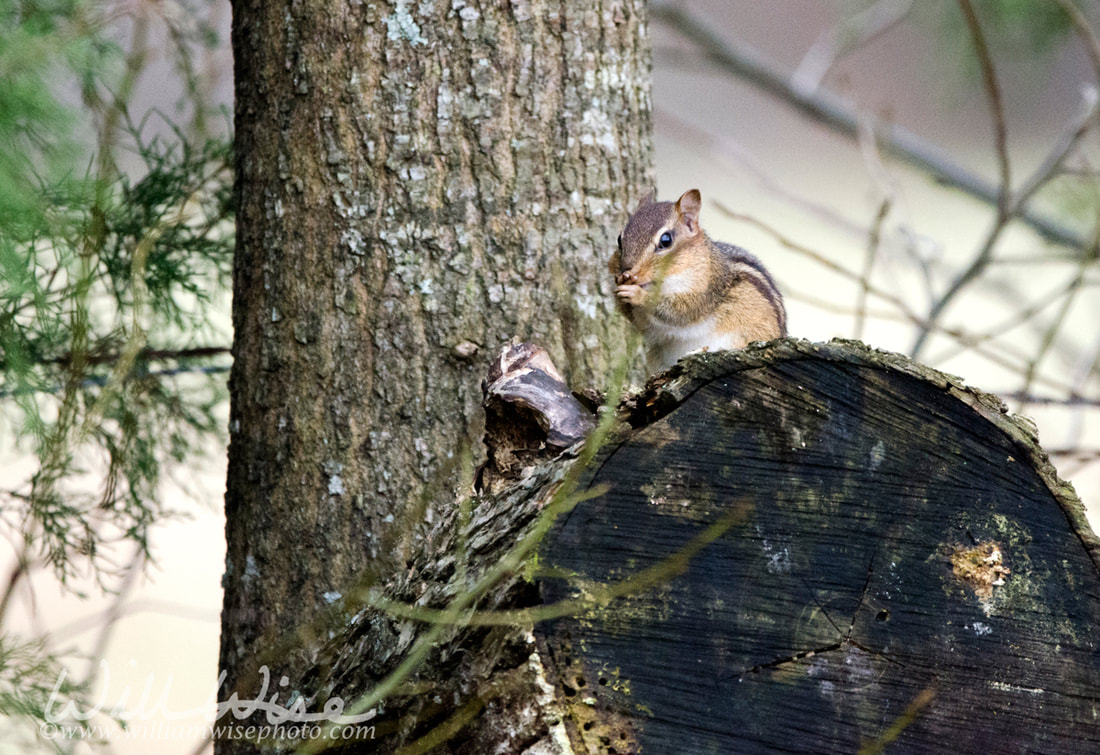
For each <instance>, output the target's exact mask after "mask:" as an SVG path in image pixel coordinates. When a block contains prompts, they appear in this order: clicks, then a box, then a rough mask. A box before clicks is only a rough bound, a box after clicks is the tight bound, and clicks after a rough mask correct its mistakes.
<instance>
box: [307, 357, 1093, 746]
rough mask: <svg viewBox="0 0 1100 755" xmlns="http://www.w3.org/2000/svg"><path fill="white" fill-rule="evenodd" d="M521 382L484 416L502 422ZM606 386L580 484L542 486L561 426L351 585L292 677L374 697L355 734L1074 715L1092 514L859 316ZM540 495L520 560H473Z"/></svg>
mask: <svg viewBox="0 0 1100 755" xmlns="http://www.w3.org/2000/svg"><path fill="white" fill-rule="evenodd" d="M544 378H545V375H541V376H537V377H536V378H534V379H532V380H531V381H529V383H528V385H534V386H544V385H545V380H544ZM494 382H497V381H494ZM519 393H522V395H523V396H524V397H525V398H524V399H523V404H524V407H523V410H522V411H515V412H513V413H512V414H511V419H510V421H511V422H512V423H514V424H515V425H516V426H515V427H513V428H511V431H509V429H508V428H506V427H505V428H503V430H502V428H499V427H494V428H493V433H492V434H491V437H492V438H495V439H501V438H504V439H506V438H519V439H524V440H523V441H522V442H523V445H524V447H525V448H527V449H530V448H531V447H532V442H531V435H530V424H531V422H530V420H531V418H530V409H529V408H528V406H527V400H526V397H528V396H530V395H531V391H530V390H525V391H516V390H515V386H514V385H513V386H511V387H510V388H509V390H508V391H507V394H508V395H517V394H519ZM540 393H541V395H549V393H550V391H540ZM494 400H495V399H494ZM566 401H568V399H566ZM494 414H496V415H498V419H499V421H500V422H501V423H504V424H507V422H508V421H509V420H508V418H507V416H506V412H504V411H503V410H500V409H498V410H496V411H495V412H494ZM621 416H622V418H623V419H625V420H626V423H625V424H626V425H629V426H633V429H631V428H630V427H629V426H627V427H626V428H625V429H624V430H623V432H621V433H620V434H619V435H618V436H617V437H616V438H614V439H613V440H612V441H611V442H609V443H607V444H606V445H605V446H604V448H603V450H602V451H601V453H600V455H599V456H598V457H597V458H596V460H595V462H594V463H592V464H590V465H589V467H588V469H587V471H585V472H584V474H583V476H582V477H581V478H580V479H581V480H582V483H581V485H580V488H579V490H581V491H582V492H583V491H584V490H586V489H587V490H588V491H589V492H590V493H594V492H597V491H598V492H599V495H598V496H596V497H591V498H589V499H587V500H581V501H580V502H576V501H577V500H578V499H577V498H576V497H573V498H572V499H571V500H572V501H573V502H574V503H575V506H574V507H572V508H570V506H569V505H564V506H563V505H562V500H560V496H561V491H562V490H563V489H567V488H568V485H569V480H570V479H571V477H572V476H573V475H575V474H576V472H577V470H576V469H574V468H573V467H572V466H570V465H575V464H576V462H574V457H575V456H576V453H577V452H576V449H575V448H574V449H573V450H572V451H571V452H567V453H565V454H564V455H563V456H561V457H560V458H558V459H556V460H554V461H549V462H548V461H546V459H545V456H544V457H543V458H541V459H540V458H537V457H527V464H528V468H527V469H526V470H520V469H517V468H513V469H511V475H512V477H513V479H518V480H519V481H518V482H514V483H513V484H512V485H510V486H503V485H502V486H500V487H501V490H502V492H500V493H497V494H483V495H481V496H479V497H477V498H476V499H475V500H474V501H473V502H472V504H471V514H470V518H469V519H470V522H469V526H468V528H467V529H466V530H465V532H464V531H463V528H462V527H461V526H460V521H456V522H449V523H446V524H444V525H441V526H440V527H439V528H437V531H436V533H435V535H436V537H437V538H438V539H437V540H436V541H435V542H434V543H433V544H432V547H430V548H426V549H425V550H424V552H423V553H422V554H420V556H419V557H418V558H416V559H414V561H413V565H412V567H411V568H410V569H409V571H408V572H406V573H404V574H402V575H401V576H400V577H399V578H396V579H395V580H393V581H392V582H391V583H390V584H389V585H388V586H387V588H386V589H385V590H380V589H374V590H371V591H368V592H366V593H363V594H362V595H361V596H360V597H362V598H363V602H364V603H365V604H366V607H364V608H363V610H362V611H361V612H360V613H359V614H358V615H357V616H356V617H355V618H354V619H353V620H351V621H350V622H349V626H348V628H347V629H346V630H345V631H344V633H343V634H342V635H341V636H339V637H337V638H335V639H334V640H333V642H332V643H331V644H330V646H329V647H328V649H327V650H326V652H325V653H324V654H323V655H322V658H323V661H322V663H321V664H319V665H318V667H317V669H316V674H317V676H316V678H318V679H321V680H322V681H321V682H319V683H317V684H316V685H315V686H316V688H317V689H319V690H321V691H322V694H321V697H320V699H321V700H325V699H329V698H331V697H333V696H339V697H341V698H342V699H343V700H345V701H347V702H349V704H350V703H351V702H352V701H360V702H362V703H364V704H366V703H369V704H370V705H371V706H373V710H374V713H375V717H374V718H373V719H372V723H373V724H374V726H375V729H374V731H373V732H372V733H373V736H374V739H372V740H370V741H368V742H361V743H360V745H359V747H360V749H358V750H353V751H361V752H364V753H365V752H427V751H431V752H441V753H485V752H498V753H523V752H527V753H567V752H587V753H595V752H598V753H612V752H615V753H620V754H621V753H632V752H639V751H641V752H654V753H666V752H685V753H687V752H691V753H694V752H776V751H784V752H795V751H806V752H830V751H833V752H836V751H842V752H856V751H859V750H860V749H861V748H863V747H866V748H867V750H868V751H871V752H877V751H880V750H881V748H883V747H885V746H886V745H887V744H889V745H890V748H889V752H914V753H921V752H934V751H941V750H943V749H944V748H947V749H950V750H952V751H959V752H977V751H991V752H1064V753H1078V752H1092V751H1094V750H1095V749H1096V747H1097V745H1098V744H1100V735H1098V733H1097V732H1098V729H1097V727H1096V723H1095V715H1096V713H1095V712H1096V711H1097V710H1098V709H1100V695H1098V694H1097V690H1098V689H1100V662H1098V661H1097V658H1098V655H1097V648H1098V647H1100V541H1098V540H1097V538H1096V536H1095V535H1094V534H1093V533H1092V531H1091V529H1089V526H1088V524H1087V523H1086V521H1085V518H1084V511H1083V508H1082V506H1081V504H1080V501H1078V500H1077V499H1076V497H1075V495H1074V493H1073V490H1072V488H1071V487H1070V486H1069V485H1067V484H1066V483H1064V482H1062V481H1060V480H1059V479H1058V478H1057V476H1056V474H1055V472H1054V470H1053V469H1052V468H1051V467H1050V465H1049V462H1048V461H1047V459H1046V456H1045V455H1044V454H1043V452H1042V450H1041V449H1040V448H1039V446H1038V442H1037V439H1036V438H1035V437H1034V434H1033V430H1032V429H1031V428H1030V427H1029V426H1028V424H1027V423H1026V422H1024V421H1021V420H1020V419H1018V418H1015V417H1010V416H1009V415H1007V414H1006V413H1005V412H1004V408H1003V406H1002V405H1001V404H1000V402H999V401H997V399H996V398H994V397H991V396H987V395H984V394H981V393H978V392H977V391H974V390H972V389H968V388H966V387H964V386H962V385H961V384H960V383H959V382H958V381H957V380H955V379H953V378H951V377H949V376H946V375H943V374H941V373H937V372H935V371H934V370H931V369H928V368H926V367H923V366H922V365H919V364H917V363H915V362H912V361H910V360H908V359H906V358H904V357H901V356H897V355H893V354H886V353H882V352H875V351H872V350H870V349H868V348H866V347H864V346H862V345H860V344H856V343H852V342H834V343H830V344H808V343H806V342H799V341H794V340H784V341H777V342H773V343H771V344H767V345H763V346H757V347H752V348H749V349H746V350H744V351H741V352H736V353H724V354H716V355H710V354H708V355H703V356H700V357H696V358H692V359H689V360H686V361H684V362H681V364H680V365H678V366H677V367H675V368H674V369H673V370H672V371H671V372H669V373H667V374H665V375H663V376H659V377H658V378H656V379H655V380H654V381H652V382H651V384H650V386H649V387H648V389H647V390H646V391H645V392H644V393H642V394H641V395H639V396H635V397H632V398H630V399H629V400H628V401H627V402H626V403H625V404H624V407H623V408H622V410H621ZM538 424H540V425H542V426H543V427H544V429H545V428H546V426H547V423H546V422H543V421H540V422H539V423H538ZM546 434H547V435H549V432H547V433H546ZM551 450H552V449H551V448H550V447H549V445H548V446H547V448H546V451H547V452H549V451H551ZM506 456H507V454H504V453H503V452H502V451H501V449H494V450H493V451H491V453H490V457H491V459H501V458H505V457H506ZM509 458H512V459H517V458H520V457H515V456H513V457H509ZM500 482H501V481H500V480H497V483H498V484H499V483H500ZM555 510H559V511H562V512H565V513H564V515H563V516H561V517H560V521H559V522H558V523H557V525H556V527H555V529H553V530H550V531H549V535H547V536H546V537H544V538H542V539H541V543H540V549H539V555H538V558H537V561H536V560H531V559H528V560H527V569H526V570H525V569H523V568H508V569H505V570H503V571H501V570H500V569H499V567H500V565H501V564H504V565H505V566H509V559H510V558H513V557H515V556H516V555H519V554H517V553H516V551H515V548H516V547H517V544H522V543H524V542H525V541H526V540H527V539H528V538H529V537H530V536H531V535H532V533H534V534H535V535H536V536H537V534H538V531H539V528H540V527H544V526H545V521H544V517H545V516H546V514H547V512H548V511H549V512H553V511H555ZM460 564H461V568H460V567H459V565H460ZM539 575H541V576H542V578H541V580H539V581H538V586H539V592H540V594H541V601H542V602H543V603H544V605H541V606H540V605H537V604H538V603H539V602H540V598H539V596H538V595H536V594H534V591H535V581H534V580H533V578H534V577H536V576H539ZM486 576H489V577H492V576H498V577H499V579H495V580H486V579H484V578H485V577H486ZM479 582H481V583H482V587H484V586H485V585H486V584H489V585H490V586H488V587H485V588H484V589H482V590H475V592H476V595H477V600H476V606H477V610H476V611H471V610H468V608H469V607H470V606H472V605H475V602H474V601H473V600H472V599H471V596H470V594H469V591H470V589H471V585H475V584H478V583H479ZM525 606H526V607H527V608H524V607H525ZM456 607H459V608H462V610H454V609H455V608H456ZM449 608H450V609H451V610H448V609H449ZM431 609H436V610H435V611H434V612H433V611H432V610H431ZM440 622H442V623H440ZM391 638H395V639H394V641H390V639H391ZM422 644H424V645H425V646H426V647H430V649H431V652H429V653H426V654H424V655H423V660H422V661H421V662H420V663H418V664H415V666H413V667H406V668H405V669H404V670H401V664H402V662H403V661H406V660H407V659H408V658H409V657H410V656H415V655H416V654H417V653H418V652H419V650H418V648H420V646H421V645H422ZM380 646H381V647H385V648H386V652H385V653H379V652H378V651H377V650H376V648H378V647H380ZM394 670H398V672H399V673H398V675H397V678H396V679H395V678H394V677H393V676H391V672H393V671H394ZM386 684H390V686H389V687H388V689H389V690H390V692H389V693H388V694H377V693H378V691H379V690H380V689H382V687H380V686H379V685H386ZM372 692H373V693H376V694H373V695H372ZM363 695H367V696H368V697H366V698H365V699H364V698H363V697H362V696H363ZM403 748H407V749H403Z"/></svg>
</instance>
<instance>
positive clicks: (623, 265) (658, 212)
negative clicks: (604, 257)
mask: <svg viewBox="0 0 1100 755" xmlns="http://www.w3.org/2000/svg"><path fill="white" fill-rule="evenodd" d="M701 206H702V198H701V197H700V195H699V190H698V189H691V190H690V191H686V192H684V194H683V195H682V196H681V197H680V198H679V199H678V200H676V201H675V202H657V201H655V195H654V194H650V195H649V196H646V197H643V198H642V201H641V202H640V203H639V204H638V207H637V208H636V209H635V210H634V213H633V214H632V215H631V216H630V220H629V221H627V224H626V228H624V229H623V232H622V234H620V236H619V248H618V250H617V251H616V252H615V253H614V254H613V255H612V257H611V261H610V263H609V264H608V268H609V269H610V271H611V274H612V275H613V276H615V281H616V282H617V283H620V284H622V283H628V282H637V283H638V284H640V285H645V284H646V283H650V282H652V280H653V278H654V276H655V275H656V274H657V272H658V271H661V270H667V269H668V266H669V265H670V264H672V260H673V259H674V258H675V256H676V253H677V252H678V251H679V250H681V249H683V248H684V247H685V246H689V245H692V244H695V243H697V242H699V241H700V240H701V239H702V237H703V234H702V231H701V230H700V228H699V209H700V207H701Z"/></svg>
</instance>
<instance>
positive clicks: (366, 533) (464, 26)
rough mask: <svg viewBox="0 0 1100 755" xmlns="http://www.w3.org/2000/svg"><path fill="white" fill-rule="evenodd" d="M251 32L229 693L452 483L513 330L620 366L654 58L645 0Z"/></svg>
mask: <svg viewBox="0 0 1100 755" xmlns="http://www.w3.org/2000/svg"><path fill="white" fill-rule="evenodd" d="M232 38H233V50H234V58H235V65H236V72H235V78H236V113H235V118H236V122H235V127H236V140H237V141H236V149H237V186H236V192H237V256H236V263H235V271H234V304H233V324H234V330H235V342H234V357H235V361H234V367H233V372H232V375H231V377H230V393H231V416H230V431H231V442H230V451H229V469H228V480H227V490H226V519H227V522H226V539H227V547H228V550H227V555H226V572H225V577H224V587H225V598H224V605H223V613H222V649H221V657H220V665H221V668H222V669H223V670H225V672H226V673H227V678H226V680H225V682H224V684H223V686H222V688H221V697H222V699H225V698H226V697H227V696H228V695H229V694H231V693H233V692H236V693H237V694H238V696H239V697H240V698H241V699H250V698H252V697H253V696H255V695H256V694H257V693H258V692H259V681H260V676H259V671H260V669H261V668H262V667H265V666H266V667H267V669H268V672H269V673H270V678H271V679H272V685H276V684H277V683H278V680H280V679H281V677H283V676H284V675H285V676H286V677H287V678H288V681H287V684H286V685H285V687H278V688H277V689H279V690H282V691H284V692H285V697H289V696H291V695H292V694H293V693H294V692H295V691H298V692H301V693H302V694H307V692H303V691H301V690H297V687H296V685H297V683H298V681H297V680H298V679H299V677H300V674H301V672H302V670H303V669H304V668H306V666H307V665H308V664H309V662H310V661H311V660H312V659H313V657H314V653H315V646H316V643H317V638H318V637H319V636H325V634H326V632H327V630H326V628H325V625H324V619H323V616H322V615H323V613H324V612H325V610H326V609H327V608H328V607H329V606H330V604H331V603H333V602H334V601H335V600H337V599H338V596H340V595H342V594H343V593H344V592H346V591H347V590H348V589H350V586H351V585H352V584H354V583H357V582H361V581H362V580H363V579H365V578H366V579H371V580H385V579H386V578H388V577H389V576H391V575H392V574H393V573H394V572H395V571H396V570H399V569H400V568H401V567H402V566H403V564H404V562H405V560H406V558H408V557H409V555H410V553H411V551H412V549H413V547H414V546H415V543H416V535H417V532H418V531H419V528H420V524H421V523H422V522H423V521H424V520H428V521H431V520H438V519H440V518H441V517H442V516H443V515H445V514H446V511H447V508H448V507H449V506H452V505H453V501H454V495H453V492H454V480H455V479H456V478H457V476H458V475H457V471H458V468H459V464H458V463H457V462H456V459H458V458H460V457H461V456H462V453H461V452H462V446H463V444H464V443H468V442H469V439H471V438H479V437H480V434H481V428H480V422H481V410H480V405H479V404H480V388H479V381H480V379H481V377H482V376H483V375H484V374H485V372H486V369H485V366H486V364H487V362H488V359H489V358H490V357H491V356H492V355H493V354H494V353H495V351H496V348H497V346H498V345H499V344H500V343H501V342H503V341H506V340H507V339H508V338H510V337H511V336H513V335H520V336H521V337H523V338H525V339H528V340H533V341H536V342H538V343H540V344H542V345H543V346H545V347H546V348H547V349H548V351H549V352H550V354H551V355H552V357H553V359H554V361H555V363H556V364H557V365H558V366H559V368H561V369H562V371H563V372H564V373H565V375H566V377H567V379H569V380H570V381H572V382H577V383H581V384H585V385H598V384H600V383H601V382H602V379H603V377H604V376H605V375H606V374H607V372H608V368H609V364H610V362H611V360H612V359H613V357H614V356H615V354H616V352H617V351H618V350H619V349H620V348H621V346H620V345H621V344H622V343H624V342H625V332H626V331H625V324H624V323H623V321H622V320H621V318H618V317H617V316H615V315H614V314H613V307H612V297H611V295H610V290H609V289H608V285H609V281H608V280H606V279H605V276H604V274H603V270H604V266H603V261H604V259H605V258H606V255H607V254H608V253H609V251H610V249H611V245H612V244H614V238H615V234H616V233H617V230H618V228H619V226H620V225H621V223H622V222H623V220H624V219H625V216H626V213H627V210H628V208H629V207H631V206H632V203H633V202H635V201H636V200H637V198H638V197H640V196H641V194H642V193H643V191H644V189H645V188H646V187H648V186H649V185H650V184H651V179H652V169H651V160H650V97H649V65H650V63H649V53H648V47H647V40H646V25H645V20H644V3H643V2H642V0H607V1H606V2H596V3H591V2H579V1H577V0H568V1H567V2H562V3H552V2H541V1H539V0H532V1H530V2H524V1H523V0H516V1H515V2H510V3H496V4H488V3H481V4H478V3H465V2H462V0H455V1H454V2H438V1H436V2H430V1H428V0H423V1H422V2H415V1H412V2H406V1H405V0H396V2H393V3H359V2H351V3H345V2H335V1H334V0H313V1H312V2H261V1H260V0H236V1H235V2H234V3H233V33H232ZM464 439H465V440H464ZM319 617H322V618H319ZM274 689H276V688H275V687H272V690H274ZM269 694H270V693H269ZM253 747H254V745H253V744H252V743H250V742H239V741H229V740H227V741H223V742H219V744H218V750H219V752H238V751H251V750H252V748H253Z"/></svg>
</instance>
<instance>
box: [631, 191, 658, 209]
mask: <svg viewBox="0 0 1100 755" xmlns="http://www.w3.org/2000/svg"><path fill="white" fill-rule="evenodd" d="M656 201H657V190H656V189H650V190H649V193H648V194H645V195H643V196H642V198H641V200H640V201H639V202H638V206H637V207H635V208H634V212H637V211H638V210H640V209H642V208H643V207H645V206H646V205H647V204H653V203H654V202H656Z"/></svg>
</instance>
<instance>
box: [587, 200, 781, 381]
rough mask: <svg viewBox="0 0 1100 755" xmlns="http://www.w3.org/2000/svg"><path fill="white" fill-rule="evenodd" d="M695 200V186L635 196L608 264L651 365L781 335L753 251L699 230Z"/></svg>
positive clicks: (774, 293)
mask: <svg viewBox="0 0 1100 755" xmlns="http://www.w3.org/2000/svg"><path fill="white" fill-rule="evenodd" d="M701 203H702V201H701V197H700V195H699V192H698V191H697V190H695V189H692V190H691V191H688V192H685V193H684V195H683V196H681V197H680V199H679V200H678V201H677V202H655V201H653V200H652V199H651V198H649V199H644V200H642V202H641V204H639V206H638V208H637V209H636V210H635V211H634V214H633V215H632V216H631V217H630V220H629V222H628V223H627V225H626V228H624V229H623V233H622V235H621V236H620V237H619V250H618V251H616V252H615V254H614V255H613V256H612V258H611V260H610V262H609V265H608V267H609V269H610V271H611V274H612V275H614V276H615V281H616V284H617V288H616V291H615V293H616V301H617V303H618V305H619V307H620V309H621V310H622V311H623V313H624V314H626V316H627V317H628V318H630V320H631V322H632V323H633V324H634V325H635V326H636V327H637V328H638V329H639V330H640V331H641V332H642V335H643V337H644V338H645V341H646V346H647V348H648V350H649V353H650V360H651V362H652V363H653V366H654V367H655V368H658V369H665V368H667V367H670V366H672V365H673V364H675V363H676V361H677V360H679V359H680V357H682V356H684V355H685V354H688V353H691V352H693V351H700V350H712V351H716V350H720V349H737V348H742V347H744V346H745V345H747V344H749V343H751V342H752V341H767V340H771V339H773V338H781V337H783V336H785V335H786V333H787V315H786V310H785V309H784V306H783V296H782V294H780V292H779V289H778V287H777V286H776V284H775V280H774V279H773V278H772V276H771V274H769V273H768V271H767V269H766V268H765V267H764V265H763V264H762V263H761V262H760V260H759V259H757V258H756V257H755V256H754V255H752V254H750V253H749V252H747V251H745V250H744V249H741V248H740V247H737V246H733V245H732V244H724V243H720V242H715V241H712V240H711V239H710V238H709V237H708V236H707V235H706V233H705V232H703V230H702V228H700V226H699V210H700V206H701Z"/></svg>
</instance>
